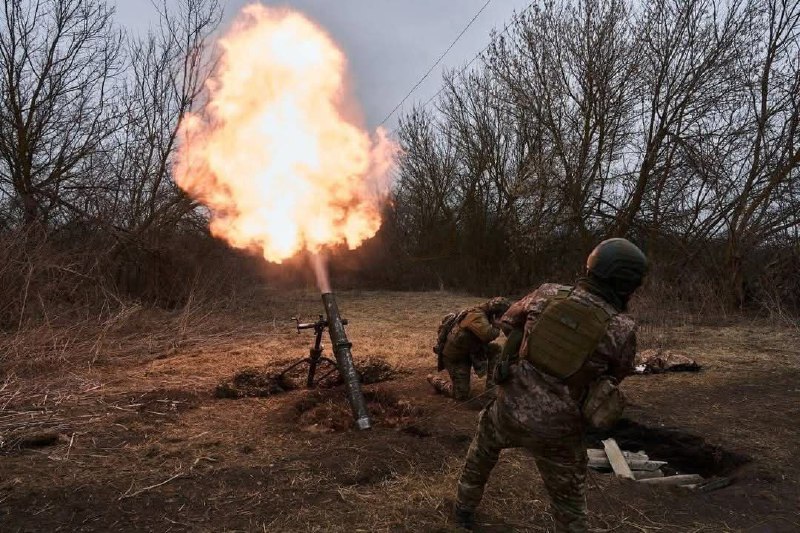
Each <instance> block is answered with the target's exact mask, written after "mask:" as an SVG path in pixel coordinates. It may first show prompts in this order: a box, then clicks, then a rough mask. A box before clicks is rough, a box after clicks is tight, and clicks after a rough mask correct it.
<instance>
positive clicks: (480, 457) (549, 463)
mask: <svg viewBox="0 0 800 533" xmlns="http://www.w3.org/2000/svg"><path fill="white" fill-rule="evenodd" d="M505 448H526V449H528V450H530V451H531V452H532V453H533V456H534V457H535V459H536V466H537V468H538V470H539V474H540V475H541V477H542V481H544V486H545V488H546V489H547V492H548V493H549V495H550V509H551V512H552V513H553V517H554V518H555V529H556V531H567V532H573V531H574V532H585V531H586V463H587V458H586V449H585V448H584V445H583V441H582V436H581V435H580V434H577V435H574V436H569V437H568V438H565V439H559V440H540V439H536V438H534V437H533V436H531V435H530V434H529V433H527V434H526V433H525V432H524V431H520V430H519V429H517V428H513V427H511V425H510V424H509V423H503V421H502V417H498V409H497V406H496V403H495V402H493V403H492V404H491V405H489V406H488V407H487V408H486V409H484V410H483V411H481V415H480V422H479V424H478V432H477V434H476V435H475V438H474V439H473V440H472V444H471V445H470V447H469V451H468V452H467V461H466V464H465V465H464V471H463V472H462V474H461V479H460V480H459V482H458V494H457V497H456V501H457V503H458V505H459V507H461V508H465V509H470V510H474V509H475V508H476V507H477V506H478V504H479V503H480V501H481V498H482V497H483V490H484V487H485V485H486V482H487V481H488V480H489V475H490V474H491V472H492V469H493V468H494V466H495V464H497V460H498V458H499V456H500V452H501V451H502V450H503V449H505ZM541 526H543V527H548V526H547V525H545V524H541ZM548 529H549V528H548Z"/></svg>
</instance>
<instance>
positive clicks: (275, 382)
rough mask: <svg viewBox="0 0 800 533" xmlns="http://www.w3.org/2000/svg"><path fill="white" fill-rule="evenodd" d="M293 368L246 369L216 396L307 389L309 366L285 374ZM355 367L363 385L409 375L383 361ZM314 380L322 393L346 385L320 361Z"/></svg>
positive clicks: (225, 383) (359, 363)
mask: <svg viewBox="0 0 800 533" xmlns="http://www.w3.org/2000/svg"><path fill="white" fill-rule="evenodd" d="M290 364H291V361H290V362H282V363H279V364H276V365H274V366H270V367H269V368H268V369H258V368H245V369H244V370H241V371H240V372H237V373H236V374H235V375H234V376H233V379H231V380H227V381H223V382H222V383H220V384H219V385H217V387H216V389H215V390H214V396H216V397H217V398H233V399H237V398H248V397H258V398H263V397H266V396H272V395H273V394H280V393H282V392H286V391H290V390H294V389H300V388H305V387H306V380H307V379H308V366H307V365H298V366H297V367H295V368H293V369H291V370H289V371H285V369H286V368H287V367H288V366H289V365H290ZM355 367H356V372H358V375H359V377H360V379H361V384H362V385H371V384H374V383H382V382H384V381H389V380H392V379H395V378H396V377H397V376H399V375H402V374H404V373H406V372H405V371H402V370H398V369H396V368H395V367H393V366H392V365H390V364H389V363H387V362H386V361H384V360H383V359H380V358H367V359H364V360H361V361H356V362H355ZM314 379H315V382H314V386H315V388H318V389H333V388H335V387H338V386H340V385H344V381H343V380H342V377H341V375H339V372H337V371H336V367H334V366H333V365H332V364H331V363H329V362H327V361H324V360H323V361H320V364H319V366H318V367H317V371H316V373H315V376H314Z"/></svg>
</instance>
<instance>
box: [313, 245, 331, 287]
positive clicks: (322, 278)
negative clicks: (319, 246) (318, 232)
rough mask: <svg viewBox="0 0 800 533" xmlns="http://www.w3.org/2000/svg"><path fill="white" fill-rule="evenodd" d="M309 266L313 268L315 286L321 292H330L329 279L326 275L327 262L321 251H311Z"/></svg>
mask: <svg viewBox="0 0 800 533" xmlns="http://www.w3.org/2000/svg"><path fill="white" fill-rule="evenodd" d="M310 255H311V257H310V259H311V267H312V268H313V269H314V275H315V276H317V287H319V292H321V293H322V294H325V293H328V292H332V291H331V280H330V278H329V277H328V262H327V261H326V259H325V256H324V255H323V253H322V252H317V253H313V252H312V253H311V254H310Z"/></svg>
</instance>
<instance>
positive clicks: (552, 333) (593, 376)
mask: <svg viewBox="0 0 800 533" xmlns="http://www.w3.org/2000/svg"><path fill="white" fill-rule="evenodd" d="M586 268H587V277H585V278H581V279H579V280H578V282H577V284H576V286H574V287H572V286H562V285H555V284H544V285H542V286H540V287H539V288H538V289H536V290H535V291H533V292H532V293H531V294H529V295H528V296H526V297H525V298H523V299H522V300H520V301H518V302H516V303H514V304H513V305H512V306H511V308H510V309H509V310H508V311H507V312H506V313H505V315H504V316H503V317H502V320H501V323H502V326H503V329H504V331H505V332H506V334H507V335H508V341H507V342H506V347H505V349H504V350H503V354H502V356H501V358H500V361H499V363H498V367H497V381H498V383H499V385H498V389H499V390H498V395H497V399H496V400H495V401H494V402H493V403H492V404H490V405H489V406H488V407H486V408H485V409H484V410H483V411H482V412H481V415H480V421H479V425H478V431H477V434H476V436H475V438H474V439H473V441H472V444H471V445H470V448H469V451H468V452H467V459H466V465H465V466H464V470H463V472H462V474H461V478H460V480H459V483H458V492H457V497H456V505H455V513H454V514H455V519H456V521H457V522H458V523H459V525H461V526H462V527H465V528H467V529H471V527H472V524H473V521H474V512H475V508H476V507H477V506H478V503H479V502H480V501H481V497H482V496H483V490H484V486H485V485H486V482H487V480H488V479H489V474H490V473H491V471H492V468H494V465H495V464H496V463H497V460H498V457H499V454H500V451H501V450H503V449H504V448H527V449H528V450H530V451H531V452H532V453H533V455H534V457H535V458H536V466H537V468H538V470H539V474H540V475H541V477H542V481H543V482H544V486H545V488H546V489H547V492H548V493H549V495H550V500H551V511H552V514H553V517H554V518H555V523H556V524H555V526H556V527H555V529H556V530H557V531H586V463H587V458H586V449H585V447H584V444H583V435H584V429H585V427H586V426H587V425H594V426H599V427H607V426H609V425H611V424H613V422H614V421H616V419H617V418H618V417H619V415H620V414H621V412H622V408H623V406H624V402H623V398H622V396H621V393H620V391H619V389H618V388H617V384H618V382H619V381H620V380H622V379H623V378H624V377H625V376H627V375H629V374H631V373H632V372H633V360H634V356H635V353H636V334H635V324H634V322H633V320H632V319H631V318H630V317H628V316H626V315H624V314H622V313H623V312H624V311H625V310H626V308H627V303H628V299H629V298H630V297H631V295H632V294H633V292H634V291H635V290H636V288H637V287H639V285H640V284H641V282H642V278H643V277H644V275H645V271H646V269H647V260H646V258H645V256H644V254H643V253H642V252H641V250H639V248H637V247H636V246H635V245H633V244H632V243H631V242H629V241H627V240H625V239H609V240H607V241H603V242H602V243H600V244H599V245H598V246H597V247H596V248H595V249H594V250H593V251H592V253H591V255H590V256H589V258H588V260H587V265H586ZM539 526H540V527H542V528H547V529H549V528H550V527H548V525H546V524H539Z"/></svg>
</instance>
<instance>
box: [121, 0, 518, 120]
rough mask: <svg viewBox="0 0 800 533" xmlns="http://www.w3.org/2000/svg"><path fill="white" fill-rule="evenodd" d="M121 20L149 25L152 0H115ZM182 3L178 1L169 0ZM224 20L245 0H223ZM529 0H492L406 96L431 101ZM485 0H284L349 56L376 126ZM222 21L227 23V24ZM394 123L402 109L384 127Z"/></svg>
mask: <svg viewBox="0 0 800 533" xmlns="http://www.w3.org/2000/svg"><path fill="white" fill-rule="evenodd" d="M110 1H111V3H115V4H116V5H117V17H118V20H119V22H120V24H122V25H124V26H127V27H129V28H130V29H132V30H134V31H141V30H146V29H147V27H148V26H149V25H150V24H152V23H153V22H154V20H155V18H154V17H155V9H154V8H153V7H152V5H151V3H150V1H149V0H110ZM167 1H168V3H173V2H175V3H177V2H178V1H179V0H167ZM222 1H223V3H224V4H225V5H226V10H225V11H226V17H225V21H226V24H227V23H229V22H230V21H231V20H232V19H233V17H234V16H235V15H236V14H237V13H238V12H239V10H240V9H241V7H242V6H244V5H246V4H248V3H253V2H252V1H248V0H227V1H226V0H222ZM530 1H531V0H492V2H491V3H490V4H489V6H488V7H487V8H486V9H485V10H484V11H483V13H481V15H480V17H478V19H477V20H476V21H475V23H474V24H473V25H472V26H471V27H470V29H469V30H467V32H466V33H465V34H464V36H463V37H462V38H461V40H460V41H459V42H458V43H457V44H456V46H455V47H453V49H452V50H451V51H450V53H449V54H448V55H447V56H446V57H445V59H444V60H443V61H442V63H441V65H440V66H439V67H437V69H436V70H434V72H432V73H431V75H430V76H429V78H428V79H427V80H426V81H425V82H424V83H423V84H422V85H421V86H420V87H419V88H418V89H417V91H416V92H415V93H414V94H413V95H412V96H411V98H409V100H408V101H406V104H405V108H406V109H410V106H411V104H412V103H413V102H414V101H422V102H424V101H426V100H427V99H428V98H430V97H431V96H432V95H433V94H435V93H436V91H438V90H439V88H440V87H441V74H442V69H446V68H453V67H460V66H462V65H464V64H465V63H466V62H468V61H469V60H470V59H472V58H473V57H474V56H475V54H476V53H478V52H479V51H480V50H482V49H483V48H484V47H485V46H486V44H487V43H488V42H489V33H490V31H491V30H492V28H502V27H503V25H504V24H505V23H506V21H508V20H509V19H510V18H511V16H512V14H513V12H514V10H516V11H521V10H522V9H524V8H525V7H526V6H527V5H528V4H529V3H530ZM485 2H486V0H405V1H403V0H286V1H283V2H272V1H262V2H261V3H262V4H265V5H287V6H290V7H293V8H295V9H297V10H299V11H302V12H304V13H306V14H307V15H308V16H310V17H311V18H312V19H314V20H315V21H317V22H318V23H319V24H321V25H322V26H324V27H325V28H326V30H327V31H328V32H329V33H330V34H331V35H332V36H333V38H334V39H335V40H336V41H337V42H338V43H339V45H340V46H341V47H342V48H343V49H344V51H345V53H346V54H347V57H348V58H349V60H350V74H351V76H352V78H353V85H354V89H355V91H356V97H357V98H358V100H359V102H360V103H361V106H362V108H363V110H364V113H365V115H366V119H367V122H368V124H369V125H370V126H371V127H374V126H376V125H377V124H378V123H379V122H380V121H381V120H382V119H383V118H384V117H385V116H386V114H387V113H389V111H391V110H392V108H394V106H395V105H397V104H398V103H399V102H400V100H402V98H403V97H404V96H405V95H406V94H407V93H408V91H409V90H410V89H411V87H412V86H413V85H414V84H415V83H416V82H417V81H418V80H419V79H420V78H421V77H422V75H423V74H424V73H425V72H426V71H427V70H428V68H430V66H431V65H432V64H433V63H434V62H435V61H436V58H438V57H439V55H440V54H441V53H442V52H443V51H444V50H445V49H446V48H447V46H448V45H449V44H450V43H451V42H452V40H453V39H454V38H455V37H456V36H457V35H458V33H459V32H460V31H461V30H462V29H463V28H464V26H465V25H466V24H467V23H468V22H469V20H470V19H472V17H473V16H474V15H475V13H476V12H477V11H478V10H479V9H480V8H481V6H483V4H484V3H485ZM223 28H224V26H223ZM396 124H397V114H396V115H394V116H393V117H392V118H391V119H390V120H389V121H388V122H387V126H389V127H394V126H395V125H396Z"/></svg>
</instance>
